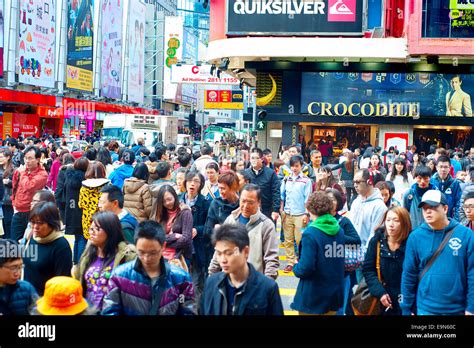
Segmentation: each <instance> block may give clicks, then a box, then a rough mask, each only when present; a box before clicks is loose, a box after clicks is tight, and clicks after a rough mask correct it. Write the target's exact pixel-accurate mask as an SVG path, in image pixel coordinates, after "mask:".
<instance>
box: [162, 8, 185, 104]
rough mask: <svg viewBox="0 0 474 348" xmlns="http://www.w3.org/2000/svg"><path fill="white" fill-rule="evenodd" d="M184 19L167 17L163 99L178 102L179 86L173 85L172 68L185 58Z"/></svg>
mask: <svg viewBox="0 0 474 348" xmlns="http://www.w3.org/2000/svg"><path fill="white" fill-rule="evenodd" d="M183 39H184V27H183V18H181V17H165V49H164V53H163V54H164V57H163V59H164V62H165V66H164V67H163V99H165V100H176V96H177V93H178V85H176V84H172V83H171V67H172V66H173V65H176V64H177V63H178V62H179V61H181V59H182V57H183Z"/></svg>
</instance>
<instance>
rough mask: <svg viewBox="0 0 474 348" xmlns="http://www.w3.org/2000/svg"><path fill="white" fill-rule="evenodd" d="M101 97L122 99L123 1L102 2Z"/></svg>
mask: <svg viewBox="0 0 474 348" xmlns="http://www.w3.org/2000/svg"><path fill="white" fill-rule="evenodd" d="M101 4H102V6H101V11H102V17H101V18H102V26H101V28H102V64H101V66H102V73H101V79H100V80H101V88H100V89H101V95H102V96H103V97H106V98H114V99H121V98H122V81H121V76H122V16H123V0H104V1H102V3H101Z"/></svg>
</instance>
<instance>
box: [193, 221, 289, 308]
mask: <svg viewBox="0 0 474 348" xmlns="http://www.w3.org/2000/svg"><path fill="white" fill-rule="evenodd" d="M213 243H214V246H215V255H216V257H217V259H218V260H219V265H220V267H221V269H222V272H219V273H216V274H214V275H212V276H210V277H209V278H208V279H207V281H206V286H205V288H204V293H203V295H202V297H201V305H200V307H199V312H200V314H202V315H283V304H282V302H281V297H280V293H279V290H278V285H277V283H276V282H275V281H274V280H273V279H270V278H268V277H266V276H264V275H263V274H261V273H260V272H258V271H257V270H256V269H255V268H254V267H253V266H252V265H251V264H250V263H248V262H247V259H248V257H249V245H250V240H249V236H248V233H247V230H246V228H245V227H244V226H243V225H241V224H236V225H234V224H224V225H222V226H221V227H220V228H219V229H217V230H216V232H215V234H214V237H213Z"/></svg>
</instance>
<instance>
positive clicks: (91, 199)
mask: <svg viewBox="0 0 474 348" xmlns="http://www.w3.org/2000/svg"><path fill="white" fill-rule="evenodd" d="M109 183H110V180H108V179H88V180H84V181H83V182H82V187H81V190H80V192H79V208H81V209H82V232H83V234H84V238H86V239H89V227H90V226H91V224H92V215H94V214H95V213H97V212H98V211H99V198H100V194H101V193H100V190H101V189H102V188H103V187H104V186H105V185H107V184H109Z"/></svg>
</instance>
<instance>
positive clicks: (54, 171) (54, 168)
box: [46, 159, 61, 191]
mask: <svg viewBox="0 0 474 348" xmlns="http://www.w3.org/2000/svg"><path fill="white" fill-rule="evenodd" d="M60 168H61V162H60V161H59V159H58V160H56V161H54V162H53V164H52V165H51V171H50V172H49V175H48V181H47V183H46V186H48V187H49V188H51V189H52V190H53V191H56V185H57V183H58V174H59V169H60Z"/></svg>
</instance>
